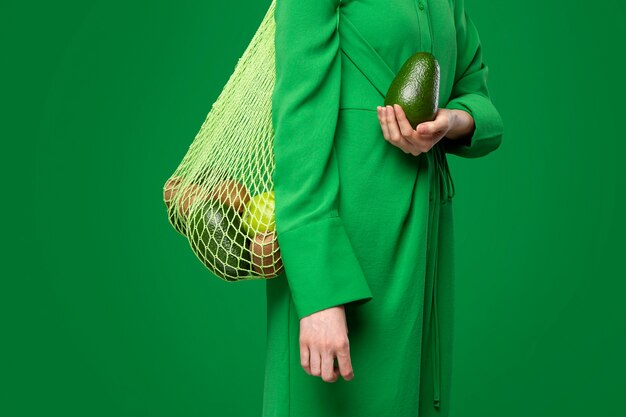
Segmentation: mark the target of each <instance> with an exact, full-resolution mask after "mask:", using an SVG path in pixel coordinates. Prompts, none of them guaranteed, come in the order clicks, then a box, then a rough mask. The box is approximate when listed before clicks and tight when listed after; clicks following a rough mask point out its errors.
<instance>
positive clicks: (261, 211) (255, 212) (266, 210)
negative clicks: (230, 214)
mask: <svg viewBox="0 0 626 417" xmlns="http://www.w3.org/2000/svg"><path fill="white" fill-rule="evenodd" d="M242 220H243V222H242V225H243V228H244V230H245V231H246V233H247V234H248V236H249V237H250V239H254V238H255V237H256V235H257V234H258V233H271V232H273V231H274V230H275V228H276V224H275V221H274V191H273V190H272V191H266V192H264V193H261V194H257V195H255V196H254V197H252V198H251V199H250V201H248V204H246V205H245V208H244V210H243V219H242Z"/></svg>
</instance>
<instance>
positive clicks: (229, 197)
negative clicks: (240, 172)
mask: <svg viewBox="0 0 626 417" xmlns="http://www.w3.org/2000/svg"><path fill="white" fill-rule="evenodd" d="M209 198H211V199H214V200H219V201H221V202H222V203H224V204H227V205H229V206H231V207H232V208H234V209H235V210H236V211H237V212H238V213H241V212H243V209H244V207H245V206H246V204H247V203H248V202H249V201H250V193H249V192H248V189H247V188H246V186H245V185H243V184H242V183H240V182H238V181H235V180H232V179H225V180H222V181H220V182H218V183H217V184H216V185H215V186H214V187H213V188H212V189H211V192H210V193H209Z"/></svg>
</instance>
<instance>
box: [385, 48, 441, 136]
mask: <svg viewBox="0 0 626 417" xmlns="http://www.w3.org/2000/svg"><path fill="white" fill-rule="evenodd" d="M394 104H399V105H400V107H402V110H404V113H405V114H406V117H407V119H408V120H409V122H410V123H411V126H413V128H416V127H417V125H418V124H420V123H422V122H426V121H430V120H434V119H435V116H436V114H437V106H438V105H439V62H437V60H436V59H435V57H434V56H433V55H432V54H431V53H428V52H417V53H415V54H413V55H411V56H410V57H409V58H408V59H407V60H406V61H405V62H404V64H403V65H402V68H400V71H398V73H397V74H396V76H395V78H394V79H393V81H391V84H390V85H389V90H387V94H386V95H385V106H388V105H389V106H393V105H394Z"/></svg>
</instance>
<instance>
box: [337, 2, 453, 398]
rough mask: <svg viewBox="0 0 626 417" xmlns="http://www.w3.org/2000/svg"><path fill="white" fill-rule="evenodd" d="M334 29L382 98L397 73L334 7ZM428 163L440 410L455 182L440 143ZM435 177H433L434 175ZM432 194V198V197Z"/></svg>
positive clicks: (436, 390) (433, 325)
mask: <svg viewBox="0 0 626 417" xmlns="http://www.w3.org/2000/svg"><path fill="white" fill-rule="evenodd" d="M337 30H338V32H339V37H340V47H341V50H342V51H343V53H344V54H345V55H346V57H347V58H348V59H350V61H352V63H353V64H354V65H355V66H356V67H357V68H358V70H359V71H360V72H361V73H362V74H363V76H364V77H365V78H366V79H367V80H368V81H369V82H370V83H371V84H372V85H373V86H374V88H375V89H376V90H377V91H378V93H379V94H380V95H381V96H382V97H383V99H384V98H385V95H386V94H387V90H388V89H389V85H391V82H392V81H393V79H394V78H395V76H396V74H395V73H394V72H393V70H392V69H391V68H390V67H389V66H388V65H387V63H386V62H385V60H384V59H383V58H382V57H381V56H380V55H379V54H378V52H377V51H376V49H374V47H373V46H372V45H371V44H370V43H369V42H368V41H367V39H366V38H365V37H364V36H363V34H362V33H361V32H360V31H359V30H358V29H357V28H356V26H354V24H353V23H352V22H351V21H350V19H348V18H347V17H346V16H345V15H344V14H343V13H341V8H337ZM426 158H428V160H429V163H431V164H432V168H431V169H432V171H431V174H429V175H430V180H431V182H430V186H431V193H432V194H431V200H432V201H431V204H430V211H431V212H430V216H431V219H432V220H431V221H430V224H431V227H432V229H431V230H430V234H429V237H428V241H429V250H428V252H429V253H428V259H429V267H430V268H433V269H432V276H433V293H432V315H431V322H430V324H431V328H430V331H431V340H432V347H433V381H434V389H433V391H434V405H435V407H439V401H440V393H441V363H440V357H439V355H440V353H439V323H438V317H437V302H436V300H437V297H436V294H437V247H438V242H437V238H438V228H439V204H446V203H448V202H449V201H450V200H451V199H452V197H454V194H455V190H454V182H453V181H452V176H451V175H450V169H449V167H448V161H447V159H446V155H445V151H444V149H443V147H442V144H441V142H438V143H437V144H436V145H435V146H433V147H432V148H431V149H430V151H428V152H427V153H426ZM433 174H434V175H433ZM433 195H434V196H433Z"/></svg>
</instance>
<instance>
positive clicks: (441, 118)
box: [415, 109, 450, 147]
mask: <svg viewBox="0 0 626 417" xmlns="http://www.w3.org/2000/svg"><path fill="white" fill-rule="evenodd" d="M448 111H449V110H448V109H438V110H437V115H436V116H435V120H433V121H430V122H423V123H420V124H419V125H417V127H416V129H415V130H416V131H417V134H418V135H419V138H420V139H421V140H423V141H424V142H425V143H426V144H428V145H429V146H430V147H432V146H433V145H434V144H435V143H437V142H438V141H439V140H440V139H441V138H443V137H444V136H445V135H446V133H448V130H449V129H450V118H449V113H448Z"/></svg>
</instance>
